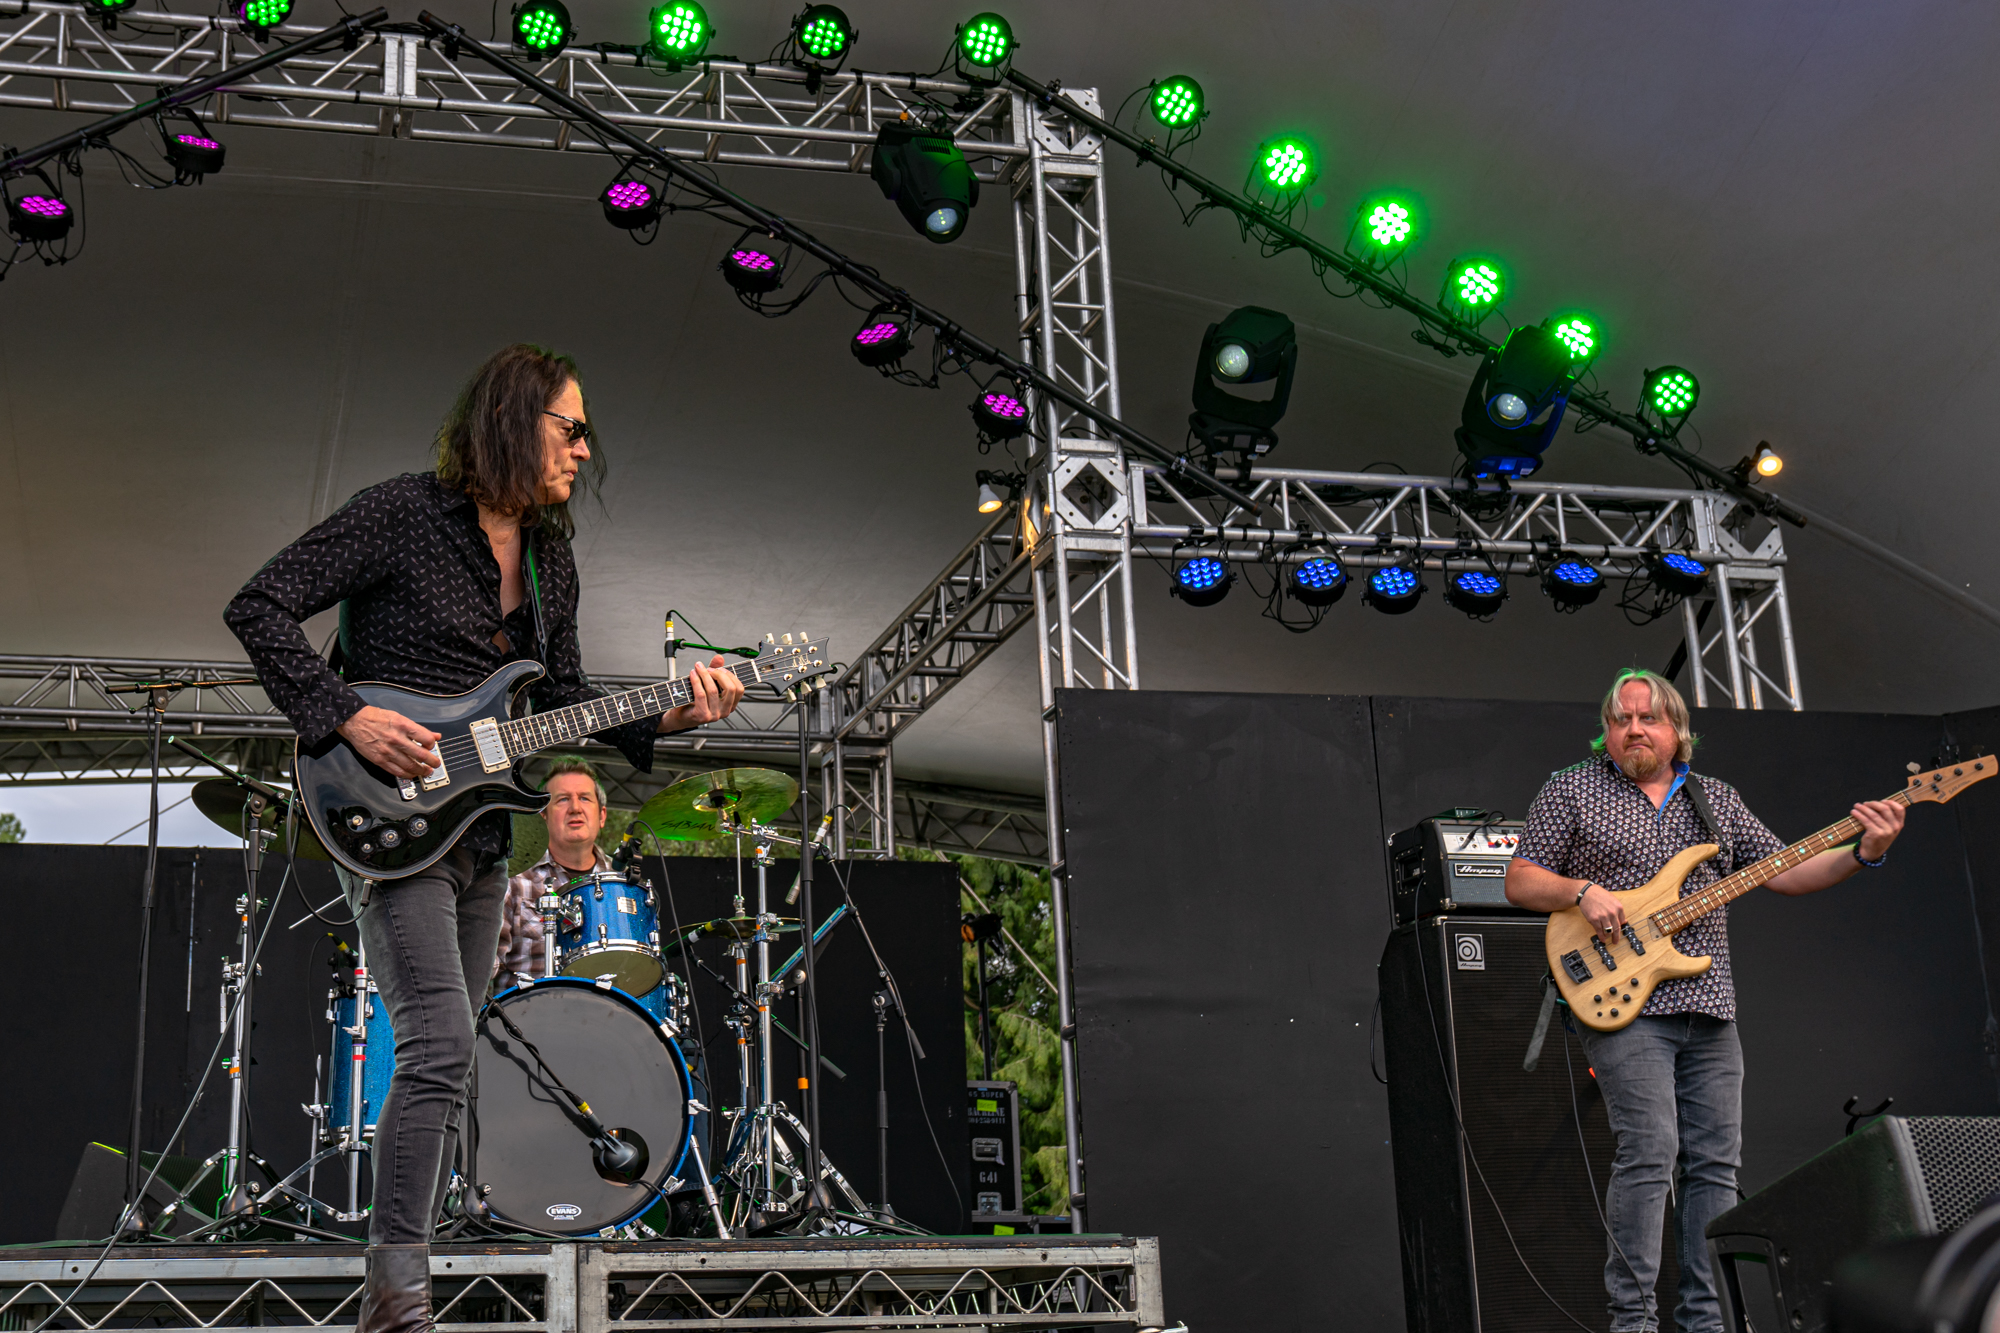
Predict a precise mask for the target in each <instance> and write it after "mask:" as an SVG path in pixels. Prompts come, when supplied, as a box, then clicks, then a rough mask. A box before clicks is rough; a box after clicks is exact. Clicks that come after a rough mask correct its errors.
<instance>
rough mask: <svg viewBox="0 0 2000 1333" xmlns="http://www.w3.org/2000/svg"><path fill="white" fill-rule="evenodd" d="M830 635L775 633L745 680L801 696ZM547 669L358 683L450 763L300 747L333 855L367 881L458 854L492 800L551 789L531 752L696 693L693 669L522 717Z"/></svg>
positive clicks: (525, 798)
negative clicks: (425, 682)
mask: <svg viewBox="0 0 2000 1333" xmlns="http://www.w3.org/2000/svg"><path fill="white" fill-rule="evenodd" d="M825 646H826V640H825V639H807V638H806V637H805V636H804V635H800V636H798V639H797V641H796V642H794V641H793V639H792V636H791V635H789V634H787V635H786V636H785V641H784V642H782V643H777V642H771V641H769V640H766V642H765V645H764V651H763V652H762V653H760V654H759V655H758V656H757V658H756V659H755V660H754V661H746V662H738V663H736V664H734V665H733V666H730V667H727V668H725V670H729V671H733V672H735V673H736V675H737V677H738V678H739V679H740V680H742V681H743V683H744V684H745V685H756V684H768V685H772V686H775V687H777V688H778V689H781V690H787V691H791V692H793V694H794V697H797V696H798V695H799V694H802V693H804V692H806V691H809V690H811V689H813V688H815V687H816V686H818V685H820V684H822V683H823V681H822V679H821V678H822V677H824V676H825V675H826V673H827V667H826V664H825V662H824V660H823V658H824V654H823V652H822V649H824V648H825ZM541 674H542V665H541V663H539V662H509V663H508V664H507V665H506V666H503V667H501V668H500V669H499V670H498V671H496V672H494V673H493V674H492V675H490V676H488V677H487V678H486V680H485V682H484V683H482V684H481V685H480V686H479V688H478V689H475V690H468V691H467V692H466V693H464V694H453V695H438V694H425V693H424V692H423V691H421V690H412V689H406V688H404V687H403V686H401V685H383V684H380V683H376V682H369V683H366V684H359V685H356V686H355V687H354V690H355V693H357V694H359V695H360V696H361V697H362V699H364V700H365V701H367V702H368V703H371V704H373V705H375V706H376V707H377V708H387V709H391V710H392V711H394V712H398V713H401V714H402V715H403V716H404V717H407V718H409V719H410V720H411V721H412V722H415V723H417V724H418V725H419V726H423V727H427V728H429V729H430V730H432V731H435V732H437V733H439V736H440V739H439V741H438V743H437V745H436V747H435V748H434V749H433V750H432V752H431V758H432V759H434V760H437V761H438V766H437V767H436V768H434V769H432V770H431V771H430V773H429V774H428V775H427V776H425V777H421V778H399V777H396V776H394V775H393V774H391V773H389V772H388V771H386V770H384V769H381V768H378V767H376V766H375V765H374V764H371V763H369V762H368V761H367V760H366V759H363V758H362V757H361V756H360V755H359V754H357V753H355V751H354V747H353V746H351V745H349V744H348V743H347V741H346V740H345V739H344V738H343V737H342V736H341V735H340V733H339V732H335V733H334V734H333V735H332V736H330V737H328V738H327V739H326V740H324V741H322V742H321V743H320V744H318V745H316V746H313V747H311V748H310V749H308V748H307V747H306V746H304V745H300V746H299V747H298V748H297V751H296V758H295V761H294V762H295V767H294V770H293V771H294V774H295V778H296V781H297V784H298V793H299V798H300V803H301V804H302V806H303V807H304V810H305V814H306V819H307V821H308V822H309V823H310V824H311V825H312V830H313V832H314V833H316V834H318V835H319V840H320V842H321V843H322V844H324V845H325V847H326V849H327V851H328V852H329V853H330V854H331V855H332V857H333V859H334V860H335V861H337V862H339V863H340V864H341V865H343V866H345V867H346V868H347V869H348V870H349V871H351V872H352V873H354V874H356V875H359V876H361V877H363V878H364V879H400V878H402V877H403V876H405V875H414V874H416V873H417V872H418V871H419V870H422V869H424V868H425V867H426V866H428V865H430V864H431V863H432V862H434V861H436V860H437V859H438V858H439V857H441V856H443V855H444V854H445V853H446V852H448V851H450V850H451V848H452V845H453V844H454V843H456V842H457V841H458V839H459V835H461V834H462V833H464V832H465V830H466V828H467V827H468V826H470V825H471V823H472V821H473V820H475V819H477V818H479V816H481V815H483V814H485V813H486V812H487V811H489V810H520V811H524V812H529V813H532V812H534V811H537V810H540V809H541V808H542V806H543V805H545V804H546V803H547V802H548V797H546V796H545V795H543V794H542V793H541V792H538V791H535V790H534V789H533V788H531V787H529V786H528V785H527V784H526V783H524V782H523V781H522V780H521V775H520V772H519V761H520V760H521V759H523V758H525V757H526V756H528V755H531V754H533V753H534V752H535V751H537V750H542V749H547V748H548V747H549V746H551V745H562V744H564V743H566V742H572V741H575V740H577V739H579V738H580V737H583V736H586V735H588V734H589V733H591V732H593V731H602V730H604V729H605V728H607V727H615V726H619V725H621V724H623V723H626V722H636V721H638V720H639V719H640V718H645V717H652V716H655V715H657V714H660V713H664V712H666V711H667V710H668V709H671V708H678V707H679V706H680V705H682V704H684V703H687V702H688V701H689V699H690V691H689V689H688V683H687V680H686V679H685V678H683V679H680V680H663V681H659V682H658V683H656V684H652V685H642V686H640V687H639V688H638V689H636V690H624V691H621V692H620V693H617V694H607V695H605V696H604V697H603V698H601V699H592V700H589V701H588V702H586V703H580V704H571V705H570V706H569V707H567V708H557V709H552V710H551V711H549V712H546V713H531V714H529V715H528V716H526V717H519V718H516V717H513V716H511V715H510V713H509V710H508V706H507V705H508V700H509V699H510V698H511V697H512V695H513V693H514V691H515V690H516V689H517V688H518V687H519V686H521V685H523V684H525V683H526V682H528V681H530V680H533V679H534V678H535V677H537V676H540V675H541Z"/></svg>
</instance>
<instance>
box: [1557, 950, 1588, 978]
mask: <svg viewBox="0 0 2000 1333" xmlns="http://www.w3.org/2000/svg"><path fill="white" fill-rule="evenodd" d="M1562 965H1563V971H1565V972H1567V973H1569V979H1570V980H1571V981H1574V982H1575V983H1576V984H1577V985H1579V986H1581V985H1582V984H1583V983H1584V982H1586V981H1588V980H1590V964H1589V963H1586V962H1584V961H1583V951H1582V950H1580V949H1571V950H1570V951H1569V952H1568V953H1566V954H1564V955H1563V956H1562Z"/></svg>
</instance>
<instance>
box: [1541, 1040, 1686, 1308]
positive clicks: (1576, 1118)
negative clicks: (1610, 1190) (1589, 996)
mask: <svg viewBox="0 0 2000 1333" xmlns="http://www.w3.org/2000/svg"><path fill="white" fill-rule="evenodd" d="M1570 1035H1571V1034H1570V1030H1569V1015H1567V1014H1564V1015H1563V1072H1564V1073H1565V1074H1566V1075H1567V1076H1568V1078H1569V1118H1570V1121H1571V1123H1572V1124H1574V1125H1575V1126H1576V1147H1577V1152H1578V1153H1579V1154H1581V1155H1582V1157H1583V1178H1584V1179H1585V1180H1587V1181H1589V1182H1590V1205H1591V1207H1593V1208H1595V1209H1596V1210H1597V1223H1598V1225H1599V1226H1601V1227H1603V1228H1604V1234H1605V1235H1606V1236H1608V1237H1610V1239H1611V1248H1612V1249H1614V1250H1616V1251H1618V1262H1620V1263H1622V1264H1624V1265H1625V1273H1626V1276H1628V1277H1630V1278H1631V1279H1632V1282H1633V1285H1635V1286H1637V1287H1638V1288H1639V1289H1640V1292H1641V1295H1642V1298H1643V1297H1644V1296H1649V1295H1650V1296H1652V1297H1653V1301H1654V1304H1656V1305H1657V1304H1658V1302H1659V1296H1658V1294H1657V1293H1655V1292H1648V1291H1646V1289H1645V1287H1646V1284H1645V1283H1643V1282H1641V1281H1639V1270H1638V1269H1636V1268H1634V1267H1633V1266H1632V1261H1631V1259H1629V1258H1627V1257H1626V1254H1625V1247H1624V1246H1623V1245H1620V1244H1619V1243H1618V1233H1617V1232H1615V1231H1613V1230H1612V1229H1611V1219H1610V1218H1608V1217H1606V1216H1605V1215H1604V1202H1603V1198H1602V1196H1601V1195H1599V1194H1598V1192H1597V1172H1596V1170H1595V1169H1594V1168H1592V1166H1591V1165H1590V1146H1589V1145H1588V1144H1586V1143H1585V1142H1584V1141H1583V1112H1582V1110H1580V1109H1579V1108H1578V1106H1577V1104H1576V1069H1575V1067H1574V1066H1572V1065H1571V1064H1570V1061H1569V1039H1570ZM1577 1040H1578V1041H1579V1042H1581V1041H1582V1040H1583V1038H1581V1037H1578V1038H1577ZM1591 1076H1592V1077H1593V1078H1594V1077H1596V1071H1594V1070H1593V1071H1592V1074H1591ZM1598 1095H1599V1096H1602V1095H1603V1093H1602V1091H1601V1090H1600V1091H1599V1094H1598ZM1607 1110H1608V1107H1607ZM1669 1184H1670V1185H1671V1180H1670V1181H1669ZM1654 1276H1655V1277H1656V1278H1657V1276H1658V1275H1657V1274H1655V1275H1654Z"/></svg>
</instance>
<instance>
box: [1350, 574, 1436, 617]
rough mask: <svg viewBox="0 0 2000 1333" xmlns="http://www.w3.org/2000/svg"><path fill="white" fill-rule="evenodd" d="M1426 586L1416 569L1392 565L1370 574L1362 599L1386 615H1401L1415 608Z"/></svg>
mask: <svg viewBox="0 0 2000 1333" xmlns="http://www.w3.org/2000/svg"><path fill="white" fill-rule="evenodd" d="M1424 587H1425V585H1424V581H1423V579H1422V578H1420V577H1418V575H1417V573H1416V571H1415V570H1410V569H1405V568H1403V567H1402V566H1401V565H1390V566H1388V567H1387V568H1385V569H1378V570H1376V571H1375V572H1374V573H1373V574H1370V575H1369V576H1368V591H1367V592H1365V593H1363V594H1361V600H1363V601H1365V602H1367V603H1368V605H1370V606H1372V607H1374V608H1375V609H1376V610H1377V611H1380V612H1381V613H1382V614H1383V615H1385V616H1400V615H1402V614H1403V613H1404V612H1406V611H1409V610H1412V609H1413V608H1415V606H1416V604H1417V600H1418V599H1419V598H1421V597H1422V596H1423V595H1424Z"/></svg>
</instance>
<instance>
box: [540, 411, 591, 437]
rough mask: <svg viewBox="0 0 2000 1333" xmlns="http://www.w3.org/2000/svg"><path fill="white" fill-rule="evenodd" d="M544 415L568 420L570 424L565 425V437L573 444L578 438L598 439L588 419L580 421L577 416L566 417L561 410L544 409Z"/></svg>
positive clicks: (558, 419)
mask: <svg viewBox="0 0 2000 1333" xmlns="http://www.w3.org/2000/svg"><path fill="white" fill-rule="evenodd" d="M542 415H543V416H545V417H554V418H555V419H556V420H557V421H564V422H568V423H569V424H568V425H566V426H564V427H563V437H564V438H565V439H567V440H568V441H569V442H570V443H571V444H575V443H576V442H577V441H578V440H583V441H585V442H587V443H595V442H596V440H597V436H596V434H595V433H593V432H592V431H591V429H590V423H589V422H588V421H578V420H577V419H576V418H575V417H566V416H564V415H563V414H562V413H560V412H549V411H544V412H543V413H542Z"/></svg>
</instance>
